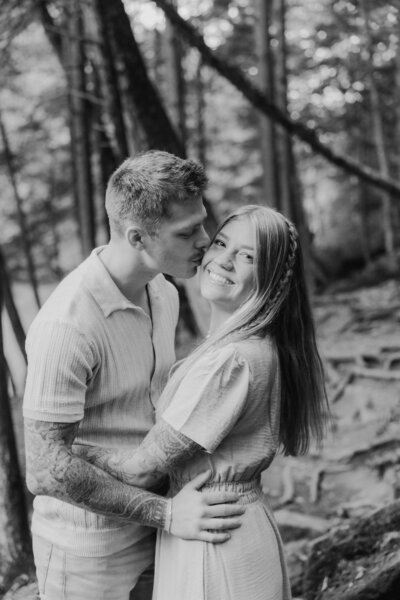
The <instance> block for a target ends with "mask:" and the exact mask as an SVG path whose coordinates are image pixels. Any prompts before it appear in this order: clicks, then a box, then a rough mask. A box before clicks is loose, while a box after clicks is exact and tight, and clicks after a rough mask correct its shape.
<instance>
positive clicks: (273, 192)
mask: <svg viewBox="0 0 400 600" xmlns="http://www.w3.org/2000/svg"><path fill="white" fill-rule="evenodd" d="M270 19H271V1H270V0H257V2H256V26H255V32H256V46H257V54H258V72H259V85H260V89H261V90H263V92H264V93H265V95H266V96H268V98H270V99H271V100H273V99H274V96H275V94H274V92H275V90H274V73H273V54H272V49H271V44H270V35H269V27H270ZM259 120H260V133H261V139H260V142H261V165H262V203H263V204H267V205H269V206H276V207H278V208H279V195H278V182H277V173H278V168H277V160H276V159H277V154H276V131H275V125H274V122H273V120H272V119H271V118H270V117H266V116H265V115H263V114H260V115H259Z"/></svg>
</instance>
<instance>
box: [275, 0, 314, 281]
mask: <svg viewBox="0 0 400 600" xmlns="http://www.w3.org/2000/svg"><path fill="white" fill-rule="evenodd" d="M278 15H279V52H278V57H279V65H278V69H277V70H278V73H279V85H278V86H277V87H278V93H277V101H278V104H279V107H280V109H281V110H282V112H283V113H284V114H286V115H287V114H288V106H287V88H288V81H287V57H286V55H287V51H286V36H285V32H286V3H285V0H278ZM279 156H280V163H281V164H280V190H281V203H282V206H281V209H282V212H283V213H284V214H286V215H287V217H288V218H289V219H291V220H292V221H293V222H294V223H295V225H296V227H297V230H298V232H299V237H300V242H301V247H302V250H303V255H304V267H305V273H306V280H307V284H308V288H309V290H310V292H311V291H312V289H313V281H312V267H311V260H312V253H311V247H310V246H311V242H310V232H309V229H308V224H307V219H306V215H305V211H304V206H303V198H302V189H301V184H300V180H299V177H298V173H297V165H296V159H295V156H294V151H293V139H292V138H291V137H290V135H289V134H288V133H287V132H286V131H285V130H282V129H281V130H280V154H279Z"/></svg>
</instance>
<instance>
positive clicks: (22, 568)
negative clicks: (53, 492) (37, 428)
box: [0, 279, 32, 586]
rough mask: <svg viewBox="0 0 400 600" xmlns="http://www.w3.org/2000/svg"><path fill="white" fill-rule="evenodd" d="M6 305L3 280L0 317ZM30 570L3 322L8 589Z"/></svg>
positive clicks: (0, 365) (2, 540) (1, 421)
mask: <svg viewBox="0 0 400 600" xmlns="http://www.w3.org/2000/svg"><path fill="white" fill-rule="evenodd" d="M3 305H4V295H3V287H2V280H1V279H0V315H1V314H2V308H3ZM31 567H32V553H31V542H30V534H29V527H28V519H27V509H26V505H25V496H24V487H23V483H22V478H21V473H20V468H19V464H18V456H17V449H16V443H15V436H14V428H13V423H12V418H11V410H10V400H9V396H8V383H7V365H6V361H5V357H4V347H3V329H2V322H1V319H0V577H1V578H2V579H3V582H4V584H5V585H6V586H7V585H8V583H9V582H10V581H11V580H12V579H13V578H15V577H16V576H17V575H20V574H21V573H26V572H27V570H30V568H31Z"/></svg>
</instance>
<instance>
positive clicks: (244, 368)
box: [153, 338, 291, 600]
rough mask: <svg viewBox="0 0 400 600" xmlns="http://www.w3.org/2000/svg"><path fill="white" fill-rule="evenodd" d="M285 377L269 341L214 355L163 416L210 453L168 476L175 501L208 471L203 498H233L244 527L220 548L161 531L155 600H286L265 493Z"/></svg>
mask: <svg viewBox="0 0 400 600" xmlns="http://www.w3.org/2000/svg"><path fill="white" fill-rule="evenodd" d="M279 408H280V372H279V361H278V354H277V350H276V348H275V345H274V342H273V341H272V340H271V339H270V338H266V339H264V340H260V339H255V338H252V339H249V340H244V341H239V342H234V343H230V344H228V345H226V346H224V347H223V348H218V349H214V350H210V351H208V352H207V353H206V354H205V355H204V356H203V357H201V358H200V359H199V360H198V362H197V363H196V365H195V366H193V367H192V368H191V370H190V371H189V372H188V374H187V375H186V376H185V378H184V379H183V381H182V382H181V384H180V385H179V388H178V390H177V392H176V394H175V395H174V398H173V399H172V401H171V402H170V403H169V405H168V406H165V401H164V402H163V398H161V400H160V406H159V411H158V415H159V418H162V419H163V420H165V421H166V422H167V423H169V425H171V426H172V427H173V428H174V429H176V430H178V431H180V432H181V433H183V434H184V435H186V436H187V437H189V438H191V439H192V440H194V441H195V442H197V443H198V444H199V445H200V446H202V447H203V448H204V449H205V451H204V452H199V453H198V455H197V456H195V457H193V458H191V459H190V460H189V461H188V462H187V463H186V464H184V465H183V466H182V467H181V468H180V469H179V470H176V471H175V472H174V473H173V476H172V485H171V487H172V490H171V491H172V494H173V495H174V494H175V493H176V492H177V491H179V489H180V488H181V487H182V486H183V485H184V484H185V483H187V482H188V481H189V480H191V479H193V477H195V476H196V475H197V474H199V473H200V472H203V471H205V470H207V469H210V470H211V472H212V476H211V479H210V483H208V484H207V485H206V486H205V487H204V488H203V491H204V492H207V493H212V492H213V491H218V490H221V489H227V490H233V491H237V492H238V493H239V494H240V502H242V503H243V504H245V505H246V511H245V513H244V515H243V517H242V526H241V527H240V528H239V529H236V530H233V531H232V532H231V533H232V537H231V539H230V540H228V541H227V542H224V543H222V544H212V543H207V542H200V541H188V540H182V539H180V538H177V537H175V536H172V535H169V534H168V533H166V532H160V533H159V536H158V541H157V550H156V574H155V584H154V594H153V600H289V599H290V598H291V595H290V586H289V580H288V575H287V570H286V565H285V559H284V555H283V547H282V542H281V539H280V536H279V533H278V529H277V526H276V523H275V520H274V517H273V515H272V512H271V510H270V509H269V507H268V504H267V502H266V499H265V497H264V495H263V494H262V491H261V488H260V483H259V481H260V474H261V472H262V471H264V470H265V469H266V468H268V466H269V465H270V463H271V461H272V459H273V457H274V455H275V452H276V449H277V446H278V434H279Z"/></svg>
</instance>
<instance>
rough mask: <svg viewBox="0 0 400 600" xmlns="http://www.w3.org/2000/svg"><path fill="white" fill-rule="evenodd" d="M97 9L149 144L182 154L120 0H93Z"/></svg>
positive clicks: (183, 150)
mask: <svg viewBox="0 0 400 600" xmlns="http://www.w3.org/2000/svg"><path fill="white" fill-rule="evenodd" d="M97 10H98V14H99V17H100V19H101V21H102V22H103V23H106V24H107V31H108V35H109V39H110V43H111V44H112V46H113V49H114V52H115V57H116V59H117V60H118V61H119V62H120V64H121V66H122V68H123V70H124V73H125V77H126V86H127V90H126V92H127V94H128V95H129V96H130V98H132V100H133V102H134V105H135V112H136V117H137V120H138V121H139V123H140V124H141V127H143V129H144V131H145V134H146V138H147V142H148V146H149V148H158V149H160V150H167V151H168V152H171V153H172V154H176V155H177V156H184V155H185V149H184V146H183V144H182V141H181V140H179V138H178V136H177V135H176V133H175V131H174V129H173V126H172V124H171V122H170V120H169V119H168V117H167V115H166V113H165V110H164V108H163V106H162V103H161V100H160V97H159V95H158V93H157V90H156V89H155V87H154V85H153V84H152V82H151V80H150V78H149V76H148V74H147V70H146V66H145V64H144V61H143V58H142V55H141V53H140V50H139V47H138V45H137V43H136V40H135V37H134V35H133V31H132V28H131V24H130V22H129V18H128V15H127V14H126V12H125V9H124V5H123V3H122V1H121V0H114V1H113V2H110V1H109V0H97Z"/></svg>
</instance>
